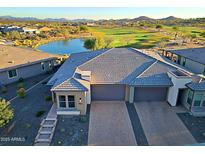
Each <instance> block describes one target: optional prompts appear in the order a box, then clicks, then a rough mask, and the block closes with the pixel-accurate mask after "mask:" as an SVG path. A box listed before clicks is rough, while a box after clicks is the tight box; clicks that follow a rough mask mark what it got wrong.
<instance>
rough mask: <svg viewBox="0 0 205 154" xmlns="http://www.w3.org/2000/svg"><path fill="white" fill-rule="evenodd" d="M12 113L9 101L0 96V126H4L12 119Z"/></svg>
mask: <svg viewBox="0 0 205 154" xmlns="http://www.w3.org/2000/svg"><path fill="white" fill-rule="evenodd" d="M13 116H14V113H13V109H12V108H11V106H10V103H9V102H8V101H6V100H5V99H1V98H0V127H3V126H5V125H6V124H8V123H9V121H10V120H11V119H13Z"/></svg>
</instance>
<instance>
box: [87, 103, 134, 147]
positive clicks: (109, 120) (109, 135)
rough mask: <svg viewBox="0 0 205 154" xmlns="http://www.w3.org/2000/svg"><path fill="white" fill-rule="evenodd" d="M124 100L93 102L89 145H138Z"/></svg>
mask: <svg viewBox="0 0 205 154" xmlns="http://www.w3.org/2000/svg"><path fill="white" fill-rule="evenodd" d="M136 144H137V143H136V140H135V136H134V132H133V129H132V125H131V122H130V119H129V115H128V111H127V108H126V105H125V103H124V102H92V103H91V109H90V124H89V134H88V145H107V146H115V145H118V146H120V145H136Z"/></svg>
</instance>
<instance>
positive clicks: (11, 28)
mask: <svg viewBox="0 0 205 154" xmlns="http://www.w3.org/2000/svg"><path fill="white" fill-rule="evenodd" d="M12 31H17V32H19V33H27V34H39V33H40V30H38V29H34V28H28V27H19V26H1V27H0V32H2V33H7V32H12Z"/></svg>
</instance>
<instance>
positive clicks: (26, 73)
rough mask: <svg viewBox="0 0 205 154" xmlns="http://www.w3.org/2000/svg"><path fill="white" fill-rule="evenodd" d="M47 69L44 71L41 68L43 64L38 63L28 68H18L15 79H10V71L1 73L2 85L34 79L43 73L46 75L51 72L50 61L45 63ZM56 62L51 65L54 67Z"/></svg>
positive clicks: (0, 80)
mask: <svg viewBox="0 0 205 154" xmlns="http://www.w3.org/2000/svg"><path fill="white" fill-rule="evenodd" d="M44 64H45V69H44V70H42V68H41V62H39V63H37V64H32V65H28V66H23V67H20V68H17V76H16V77H14V78H9V77H8V71H9V70H7V71H4V72H0V82H1V83H2V84H9V83H12V82H15V81H18V80H19V78H28V77H32V76H35V75H38V74H41V73H44V72H46V71H48V70H49V61H45V62H44ZM53 64H54V62H53V61H51V65H52V67H53ZM11 70H13V69H11Z"/></svg>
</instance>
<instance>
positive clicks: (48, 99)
mask: <svg viewBox="0 0 205 154" xmlns="http://www.w3.org/2000/svg"><path fill="white" fill-rule="evenodd" d="M44 99H45V101H51V100H52V97H51V96H45V97H44Z"/></svg>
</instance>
